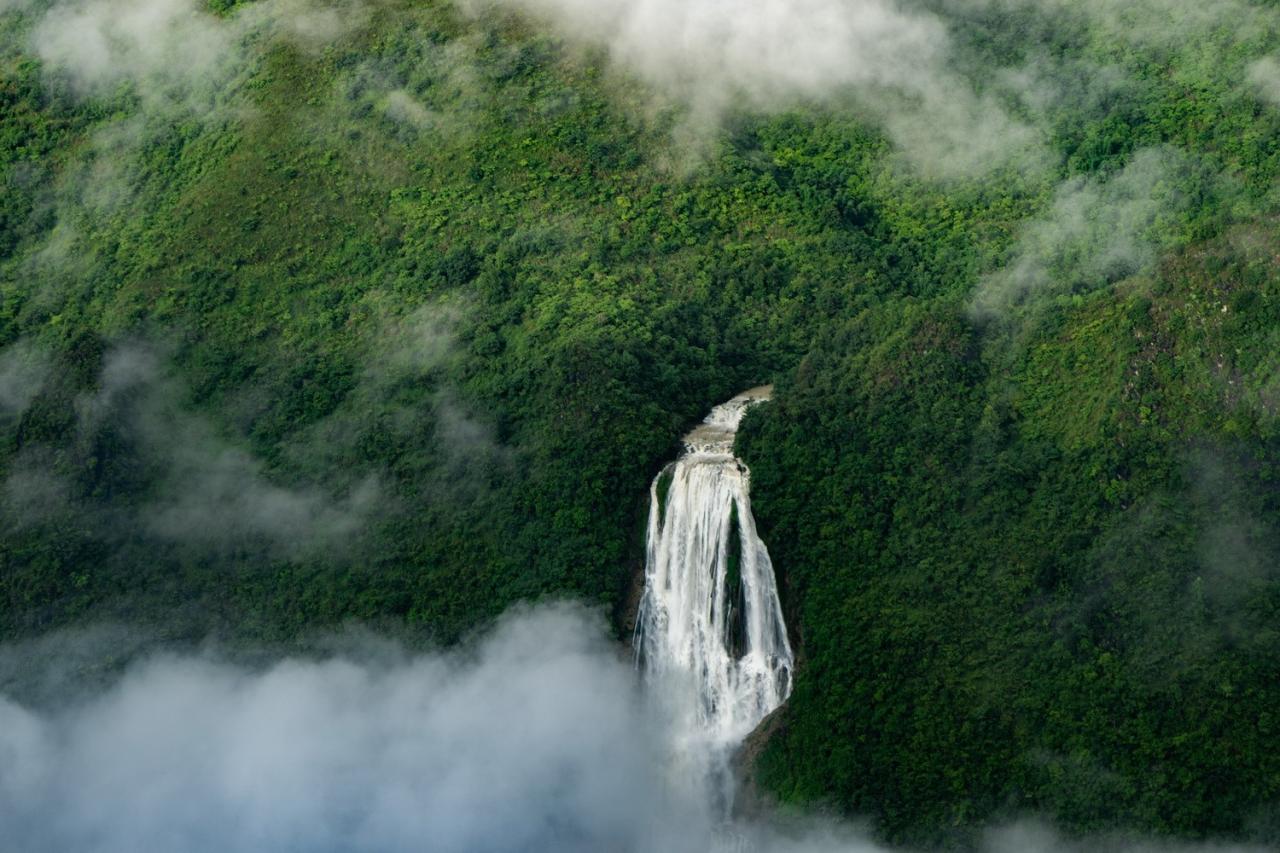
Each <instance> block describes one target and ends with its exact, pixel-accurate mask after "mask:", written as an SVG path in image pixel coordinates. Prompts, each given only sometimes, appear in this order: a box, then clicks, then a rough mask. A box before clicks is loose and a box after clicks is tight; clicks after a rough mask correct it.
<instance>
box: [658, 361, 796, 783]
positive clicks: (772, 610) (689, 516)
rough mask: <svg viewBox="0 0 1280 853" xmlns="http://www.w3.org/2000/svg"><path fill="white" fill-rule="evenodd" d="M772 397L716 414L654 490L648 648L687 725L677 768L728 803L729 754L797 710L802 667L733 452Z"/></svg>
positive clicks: (732, 404)
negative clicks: (749, 415) (740, 433)
mask: <svg viewBox="0 0 1280 853" xmlns="http://www.w3.org/2000/svg"><path fill="white" fill-rule="evenodd" d="M771 391H772V387H771V386H762V387H759V388H753V389H751V390H749V391H745V392H743V393H742V394H739V395H738V396H736V397H734V398H733V399H732V400H729V401H728V402H726V403H723V404H721V405H719V406H716V407H715V408H714V409H712V410H711V414H710V415H708V416H707V418H706V420H704V421H703V422H702V423H701V424H699V425H698V427H697V428H695V429H694V430H692V431H691V432H690V433H689V434H688V435H686V436H685V437H684V450H683V452H682V453H681V454H680V457H679V458H678V459H677V460H676V461H675V462H674V463H673V464H672V465H669V466H667V468H666V469H665V470H664V471H663V472H662V473H661V474H659V475H658V477H657V478H655V479H654V481H653V484H652V485H651V486H650V489H649V526H648V534H647V537H646V555H645V590H644V596H643V598H642V599H641V603H640V613H639V619H638V623H637V636H636V651H637V655H638V656H639V661H640V665H641V667H642V670H643V672H644V675H645V678H646V680H647V681H648V683H649V684H650V685H651V686H652V687H653V688H654V689H657V690H661V691H663V692H664V693H665V694H666V699H667V701H669V702H670V703H671V705H672V707H673V709H674V711H675V713H676V715H677V719H678V720H679V721H680V722H679V725H680V729H681V730H680V731H679V732H677V733H676V735H677V738H676V742H677V750H678V752H679V753H680V755H678V756H677V759H678V760H677V764H680V765H685V767H684V768H683V770H684V771H687V770H694V771H701V772H700V773H696V774H695V775H702V776H704V777H705V778H707V779H708V781H710V782H712V783H713V784H715V783H716V781H717V780H716V778H715V777H719V779H718V781H719V784H718V787H720V788H721V791H720V792H719V794H720V798H721V799H722V802H724V803H725V804H726V805H727V803H728V802H729V801H731V799H732V792H731V788H730V787H729V782H728V779H727V771H725V770H724V767H725V761H726V759H727V756H728V755H729V753H730V752H731V751H732V750H733V749H734V748H735V747H736V746H737V745H738V744H740V743H741V742H742V740H743V739H744V738H745V737H746V736H747V735H748V734H750V733H751V731H752V730H753V729H754V728H755V727H756V726H757V725H759V723H760V721H761V720H763V719H764V718H765V717H766V716H768V714H769V713H770V712H772V711H773V710H774V709H775V708H777V707H778V706H779V705H781V704H782V703H783V702H784V701H786V698H787V696H788V695H789V694H790V692H791V676H792V670H793V668H794V665H795V662H794V658H793V655H792V652H791V646H790V643H789V642H788V641H787V629H786V625H785V623H784V621H783V617H782V606H781V604H780V602H779V600H778V591H777V584H776V581H775V579H774V573H773V564H772V563H771V562H770V560H769V551H768V549H767V548H766V547H765V544H764V542H762V541H761V540H760V537H759V536H758V535H757V533H756V526H755V519H754V518H753V517H752V515H751V500H750V497H749V490H750V472H749V471H748V470H747V467H746V465H744V464H743V463H742V461H741V460H739V459H738V458H737V457H735V456H734V455H733V442H734V437H735V436H736V434H737V429H738V425H739V423H741V421H742V417H743V415H744V414H745V413H746V410H747V409H748V408H749V407H751V406H752V405H755V404H757V403H760V402H763V401H765V400H768V399H769V397H770V392H771ZM689 765H692V766H689ZM682 772H683V771H682Z"/></svg>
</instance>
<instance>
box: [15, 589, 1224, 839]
mask: <svg viewBox="0 0 1280 853" xmlns="http://www.w3.org/2000/svg"><path fill="white" fill-rule="evenodd" d="M83 639H84V640H86V641H89V642H91V643H92V647H93V648H94V649H97V650H98V651H99V652H102V651H106V650H107V647H113V646H114V645H115V643H113V641H112V640H111V639H110V636H109V635H103V634H94V635H85V637H84V638H83ZM61 647H62V648H64V651H65V644H64V645H63V646H61ZM38 648H40V646H39V644H38V643H37V644H32V645H31V646H27V647H25V649H26V652H27V654H26V655H25V662H26V663H27V664H30V665H32V666H35V665H36V664H37V659H41V660H43V658H42V656H41V655H39V654H37V653H33V650H34V649H38ZM23 651H24V647H9V648H7V649H3V648H0V652H3V654H0V664H4V665H5V666H8V665H9V664H12V663H14V662H15V660H14V656H19V657H21V656H23V655H22V653H23ZM617 652H618V649H617V647H616V645H615V644H613V643H612V642H611V641H609V640H608V638H607V637H606V634H605V632H604V631H603V626H602V623H601V620H600V619H598V618H596V617H595V616H593V615H591V614H589V613H586V612H585V611H583V610H582V609H580V608H575V607H572V606H565V605H561V606H557V607H550V608H545V607H544V608H540V609H537V610H522V611H520V612H518V613H516V614H514V615H510V616H508V617H506V618H504V619H503V620H501V622H500V624H499V625H498V627H497V628H496V629H495V630H494V631H493V632H492V633H491V634H490V635H489V636H488V637H487V638H485V639H484V640H483V641H482V642H480V643H479V644H478V645H475V646H473V647H471V648H470V649H468V650H466V651H462V652H452V653H449V654H444V655H425V656H419V657H408V656H405V655H401V654H397V653H395V652H388V651H387V650H386V648H385V647H384V648H383V649H382V650H381V651H380V652H376V653H373V652H369V651H365V652H362V653H361V654H357V655H348V656H338V657H333V658H329V659H326V660H320V661H316V660H284V661H280V662H279V663H276V664H274V665H273V666H271V667H270V668H267V669H260V670H248V669H244V668H241V667H236V666H230V665H227V664H222V663H217V662H213V661H210V660H208V659H207V658H203V657H176V656H166V657H160V658H155V659H152V660H150V661H149V662H143V663H139V664H138V665H136V666H134V667H133V668H131V669H130V671H129V672H128V674H127V675H125V677H124V678H122V679H121V680H120V681H119V682H118V683H116V684H115V685H114V686H113V687H111V688H109V689H107V690H104V691H99V692H98V693H96V694H95V695H92V696H90V697H88V698H82V699H79V700H74V701H72V700H63V702H62V703H61V704H59V705H56V706H54V707H50V708H46V709H43V710H32V709H27V708H23V707H21V706H19V705H18V704H16V703H14V702H12V701H8V700H6V699H4V698H3V697H2V696H0V849H3V850H4V851H5V853H50V851H58V853H63V851H66V853H138V851H164V852H165V853H206V852H207V853H214V852H215V851H217V853H225V852H226V851H236V853H279V852H280V851H290V853H338V851H342V853H410V852H411V851H430V853H454V851H457V853H462V851H467V853H473V851H484V853H507V851H512V853H514V851H522V853H541V852H542V851H555V853H559V851H584V853H585V851H592V852H593V853H594V851H604V852H605V853H614V852H615V851H616V853H707V852H708V851H712V850H725V849H734V850H749V851H751V853H877V851H879V853H883V849H884V848H881V847H878V846H876V845H875V844H873V843H871V842H869V841H867V840H865V837H864V836H860V835H859V834H857V833H856V832H855V831H853V830H850V829H849V828H847V827H841V826H839V825H835V824H824V825H818V824H814V823H812V822H803V823H791V824H787V825H781V826H759V825H756V826H744V825H740V824H738V825H734V826H730V827H719V828H717V827H715V826H714V823H715V821H713V819H712V818H711V817H710V815H711V813H712V808H711V806H710V804H709V803H707V802H705V801H703V800H699V799H697V798H691V797H687V796H681V795H675V794H673V793H672V792H671V790H670V788H669V787H668V783H667V782H666V781H665V776H666V773H665V771H664V768H663V766H662V762H663V761H664V760H665V756H666V755H667V754H668V752H669V742H668V733H669V732H670V730H671V725H670V721H668V720H666V719H664V718H663V717H662V716H661V715H660V714H658V713H657V712H655V711H654V709H652V708H651V707H649V706H648V705H647V704H646V703H645V702H644V701H643V698H642V696H641V695H640V694H639V691H638V689H637V684H636V678H635V671H634V669H633V668H632V667H631V666H630V665H629V663H628V662H626V661H625V660H622V659H620V657H619V656H618V653H617ZM6 661H7V662H8V663H5V662H6ZM16 662H17V663H22V661H16ZM49 663H52V664H53V665H54V669H57V664H58V663H59V661H52V662H49ZM0 677H3V676H0ZM985 849H986V850H987V851H988V853H1050V851H1053V853H1097V851H1100V850H1106V851H1119V850H1125V851H1144V853H1147V852H1148V851H1150V852H1151V853H1154V851H1157V850H1165V851H1172V850H1178V851H1192V850H1203V851H1208V850H1218V851H1220V853H1225V851H1228V850H1242V849H1243V848H1228V847H1210V846H1202V847H1191V846H1187V847H1182V846H1175V845H1161V846H1155V845H1145V844H1132V845H1130V844H1117V843H1094V842H1088V843H1086V842H1080V843H1077V844H1064V843H1062V842H1060V841H1059V840H1057V839H1056V838H1055V837H1054V836H1053V835H1052V834H1050V833H1049V832H1047V831H1045V830H1043V829H1040V828H1037V827H1035V826H1034V825H1032V826H1025V825H1024V826H1018V827H1013V828H1010V829H1006V830H1001V831H997V832H993V833H992V834H991V835H990V837H989V839H988V844H987V845H986V846H985Z"/></svg>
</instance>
